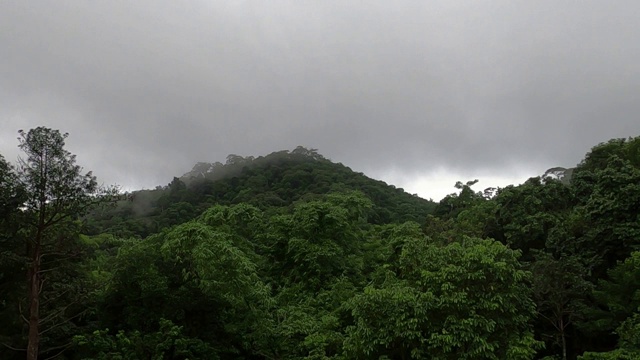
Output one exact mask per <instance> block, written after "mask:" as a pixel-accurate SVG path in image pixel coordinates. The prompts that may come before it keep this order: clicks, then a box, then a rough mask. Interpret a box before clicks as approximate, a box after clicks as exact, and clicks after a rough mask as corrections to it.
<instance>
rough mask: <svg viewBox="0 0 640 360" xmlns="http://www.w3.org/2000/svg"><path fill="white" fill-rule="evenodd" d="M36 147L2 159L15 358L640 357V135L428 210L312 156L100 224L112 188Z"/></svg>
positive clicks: (150, 194) (51, 142) (160, 194)
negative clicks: (18, 158) (572, 163)
mask: <svg viewBox="0 0 640 360" xmlns="http://www.w3.org/2000/svg"><path fill="white" fill-rule="evenodd" d="M20 135H21V139H22V142H21V149H22V150H23V151H24V152H25V154H26V155H27V156H26V157H25V159H27V160H25V162H24V163H23V164H22V166H20V167H17V168H14V167H13V166H12V165H11V164H9V163H7V162H6V161H4V158H3V157H2V156H0V212H1V213H2V216H1V217H0V359H2V360H5V359H6V360H14V359H16V360H17V359H24V358H25V356H24V355H25V350H24V349H31V350H29V351H30V352H31V353H30V354H31V355H30V357H29V359H30V360H36V359H48V358H50V359H68V360H88V359H95V360H112V359H123V360H124V359H167V360H184V359H187V358H188V359H194V360H200V359H201V360H205V359H206V360H209V359H212V360H216V359H218V360H226V359H246V360H268V359H280V360H368V359H403V360H405V359H406V360H409V359H412V360H423V359H467V360H481V359H482V360H483V359H495V360H497V359H507V360H534V359H543V360H560V359H562V360H614V359H615V360H618V359H628V360H631V359H640V251H639V250H640V137H635V138H629V139H613V140H610V141H608V142H606V143H602V144H599V145H597V146H595V147H594V148H593V149H592V150H591V151H590V152H589V153H587V154H586V156H585V157H584V159H583V161H582V162H580V164H578V165H577V166H576V167H575V168H574V169H573V171H572V174H571V178H570V181H568V182H566V181H562V180H565V179H564V178H560V176H559V175H558V174H560V171H561V170H562V169H551V172H555V173H556V175H558V176H555V177H551V176H547V177H544V178H541V177H534V178H531V179H529V180H527V181H526V182H524V183H523V184H521V185H517V186H507V187H505V188H500V189H497V190H496V191H486V192H475V191H473V190H472V189H471V186H473V184H474V183H475V181H470V182H467V183H463V182H458V184H456V187H457V188H458V190H459V191H458V192H456V193H454V194H450V195H448V196H446V197H445V198H444V199H442V200H441V201H440V202H439V203H438V204H437V206H436V207H435V208H434V209H433V212H432V213H431V214H429V212H430V211H431V209H432V207H433V204H432V203H431V202H428V201H426V200H423V199H420V198H418V197H414V196H411V195H409V194H406V193H405V192H404V191H402V190H401V189H395V188H393V187H392V186H389V185H387V184H385V183H383V182H380V181H375V180H372V179H369V178H367V177H366V176H364V175H362V174H358V173H354V172H353V171H351V170H350V169H349V168H347V167H345V166H343V165H341V164H334V163H332V162H331V161H329V160H327V159H324V158H323V157H322V156H320V155H319V154H317V153H316V152H315V151H313V150H308V149H304V148H301V147H300V148H297V149H295V150H293V151H291V152H289V151H283V152H278V153H273V154H270V155H267V156H264V157H259V158H243V157H239V156H236V155H231V156H229V157H228V159H227V163H226V164H224V165H223V164H198V165H197V166H196V168H195V169H194V171H192V172H191V173H190V174H189V175H187V176H185V177H183V178H182V180H181V179H180V178H177V177H176V178H174V179H173V181H172V182H171V183H170V184H169V185H168V186H165V187H159V188H158V189H156V190H147V191H138V192H135V193H133V194H128V195H126V197H124V198H121V199H119V200H118V201H117V204H116V206H115V207H103V208H99V209H98V210H94V211H93V212H92V213H90V214H88V215H87V213H86V211H87V209H89V207H91V208H93V207H94V206H99V205H104V204H111V203H113V200H114V196H115V192H114V191H112V190H113V189H111V190H109V189H100V188H99V187H98V186H97V181H96V179H95V178H93V177H92V176H91V173H89V174H87V175H82V174H81V173H80V167H79V166H75V165H74V161H75V157H74V156H73V155H72V154H70V153H69V152H66V151H64V139H65V138H66V135H63V134H61V133H60V132H59V131H54V130H51V129H47V128H37V129H34V130H31V131H29V132H28V133H26V132H20ZM43 153H46V154H51V155H52V157H43V156H41V154H43ZM42 174H44V175H42ZM43 179H45V180H47V181H43ZM83 220H84V221H83ZM405 220H408V221H405ZM148 234H150V235H148ZM147 235H148V236H147ZM25 273H27V274H28V276H25Z"/></svg>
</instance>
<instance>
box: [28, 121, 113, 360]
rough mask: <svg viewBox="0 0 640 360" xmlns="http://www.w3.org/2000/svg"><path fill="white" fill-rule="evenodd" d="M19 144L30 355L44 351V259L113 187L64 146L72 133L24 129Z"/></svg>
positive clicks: (53, 253)
mask: <svg viewBox="0 0 640 360" xmlns="http://www.w3.org/2000/svg"><path fill="white" fill-rule="evenodd" d="M19 134H20V136H19V137H18V140H19V142H20V144H19V147H20V149H21V150H22V151H23V152H24V154H25V157H24V158H19V160H18V169H17V175H18V179H19V182H20V183H21V185H22V187H23V188H24V190H25V201H24V203H23V208H24V213H25V215H26V220H25V224H24V226H23V227H24V229H25V230H26V252H27V257H28V261H29V263H28V266H27V269H28V270H27V301H28V309H27V312H28V317H26V322H27V324H28V328H29V331H28V341H27V360H36V359H37V358H38V353H39V345H40V335H41V333H42V329H41V324H42V322H43V320H44V319H43V318H41V314H40V308H41V303H40V300H41V294H42V289H43V286H44V284H45V281H46V278H47V276H48V272H49V271H51V270H52V269H51V268H46V269H45V268H43V261H44V259H46V258H48V257H52V256H59V255H60V253H61V252H64V249H65V246H67V245H68V244H69V242H70V241H71V240H72V239H70V238H71V237H70V236H69V234H67V233H65V231H64V229H66V228H68V227H67V225H68V224H69V221H72V220H74V219H77V218H78V217H79V216H80V215H81V214H83V213H84V212H85V211H86V210H87V209H88V208H89V207H90V206H92V205H94V204H97V203H99V202H101V201H103V199H105V197H104V196H103V195H107V194H109V193H111V192H113V191H115V189H114V188H110V189H104V188H102V187H100V186H98V183H97V182H96V178H95V177H94V176H93V175H92V173H91V172H88V173H86V174H84V175H83V174H82V168H81V167H80V166H78V165H76V157H75V155H72V154H71V153H70V152H69V151H67V150H65V148H64V146H65V139H66V138H67V137H68V134H66V133H65V134H62V133H60V131H58V130H52V129H49V128H45V127H38V128H35V129H31V130H29V132H25V131H23V130H20V131H19Z"/></svg>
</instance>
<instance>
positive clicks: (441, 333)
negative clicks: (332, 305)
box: [345, 232, 538, 359]
mask: <svg viewBox="0 0 640 360" xmlns="http://www.w3.org/2000/svg"><path fill="white" fill-rule="evenodd" d="M406 234H407V233H406V232H404V235H402V236H404V237H405V239H404V245H402V250H401V254H400V256H399V258H398V267H397V270H393V268H389V269H390V270H388V271H387V274H386V276H384V277H380V278H383V279H384V280H383V281H382V283H380V284H377V285H375V284H374V285H370V286H368V287H366V288H365V290H364V292H363V293H362V294H360V295H358V296H356V297H354V298H353V299H352V300H351V302H350V308H351V310H352V314H353V317H354V320H355V325H354V326H352V327H350V328H348V330H347V336H348V337H347V340H346V342H345V350H346V351H347V354H348V355H349V356H350V357H352V358H359V359H364V358H367V359H368V358H379V357H382V356H384V357H386V358H397V359H531V358H532V357H533V355H534V354H535V347H536V345H538V342H537V341H535V340H534V338H533V334H532V331H531V325H530V321H531V320H532V319H533V317H534V315H535V305H534V303H533V301H532V300H531V297H530V295H531V294H530V290H529V289H528V285H527V281H528V279H529V274H528V273H527V272H525V271H523V270H521V269H520V265H519V263H518V256H519V252H517V251H513V250H510V249H508V248H506V247H505V246H504V245H502V244H500V243H498V242H496V241H493V240H479V239H474V238H466V239H465V240H464V241H465V245H463V244H461V243H458V242H455V243H452V244H449V245H446V246H440V245H435V244H432V243H430V242H429V241H428V240H427V239H425V238H420V237H413V238H411V237H407V236H406Z"/></svg>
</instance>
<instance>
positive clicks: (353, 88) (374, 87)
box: [0, 0, 640, 200]
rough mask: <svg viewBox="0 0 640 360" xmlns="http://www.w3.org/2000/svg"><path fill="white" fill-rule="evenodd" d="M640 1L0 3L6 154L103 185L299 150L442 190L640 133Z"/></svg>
mask: <svg viewBox="0 0 640 360" xmlns="http://www.w3.org/2000/svg"><path fill="white" fill-rule="evenodd" d="M639 19H640V1H637V0H630V1H601V0H594V1H586V0H581V1H568V0H565V1H560V0H552V1H539V0H536V1H531V0H526V1H514V0H505V1H467V0H464V1H463V0H461V1H452V0H445V1H424V0H421V1H396V0H394V1H391V0H388V1H371V0H366V1H346V0H336V1H333V0H332V1H328V0H322V1H302V0H291V1H274V0H270V1H159V0H153V1H141V0H137V1H115V0H109V1H22V0H15V1H11V0H6V1H1V2H0V153H1V154H3V155H4V156H5V158H7V159H8V160H10V161H14V160H15V159H16V158H17V156H18V150H17V143H18V142H17V140H16V137H17V131H18V130H19V129H25V130H28V129H30V128H33V127H36V126H41V125H42V126H48V127H52V128H55V129H59V130H61V131H63V132H68V133H70V137H69V139H68V141H67V145H68V149H69V150H70V151H71V152H73V153H75V154H77V155H78V162H79V163H80V165H82V166H84V167H85V169H86V170H93V171H94V173H95V174H96V175H97V176H98V177H99V180H101V181H102V182H104V183H106V184H112V183H117V184H120V185H122V186H124V187H125V188H129V189H132V188H143V187H144V188H153V187H155V186H156V185H166V184H167V183H169V182H170V181H171V179H172V178H173V176H179V175H182V174H183V173H185V172H187V171H189V170H190V169H191V167H192V166H193V165H194V164H195V163H196V162H198V161H208V162H214V161H222V162H224V159H225V157H226V155H227V154H230V153H234V154H238V155H243V156H246V155H256V156H257V155H265V154H268V153H270V152H273V151H277V150H282V149H293V148H295V147H296V146H297V145H303V146H306V147H309V148H317V149H319V152H320V153H321V154H323V155H324V156H325V157H328V158H330V159H332V160H333V161H336V162H342V163H343V164H345V165H347V166H349V167H351V168H352V169H354V170H356V171H361V172H364V173H365V174H367V175H369V176H370V177H373V178H377V179H382V180H385V181H387V182H389V183H393V184H394V185H396V186H398V187H403V188H405V189H406V190H407V191H409V192H411V193H418V194H420V195H421V196H423V197H426V198H429V197H431V198H434V199H436V200H439V199H440V198H442V197H443V196H444V195H445V194H447V193H450V192H452V191H454V188H453V184H454V183H455V182H456V181H457V180H462V181H467V180H471V179H475V178H479V179H480V183H479V184H478V186H477V189H478V190H481V189H483V188H485V187H488V186H495V185H506V184H508V183H513V182H516V183H518V182H521V181H523V180H524V179H526V178H527V177H529V176H536V175H540V174H542V173H543V172H544V171H545V170H546V169H548V168H551V167H554V166H565V167H569V166H573V165H575V164H576V163H577V162H579V161H580V160H581V159H582V157H583V156H584V154H585V152H587V151H588V150H589V149H590V148H591V147H592V146H593V145H596V144H598V143H599V142H603V141H607V140H609V139H610V138H617V137H628V136H638V135H640V116H639V114H640V99H639V97H640V20H639Z"/></svg>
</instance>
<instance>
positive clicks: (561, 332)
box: [560, 316, 567, 360]
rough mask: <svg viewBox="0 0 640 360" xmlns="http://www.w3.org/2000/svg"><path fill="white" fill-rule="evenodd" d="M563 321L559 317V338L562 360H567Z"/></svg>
mask: <svg viewBox="0 0 640 360" xmlns="http://www.w3.org/2000/svg"><path fill="white" fill-rule="evenodd" d="M564 328H565V325H564V319H563V318H562V316H560V337H561V338H562V360H567V338H566V336H565V334H564Z"/></svg>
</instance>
